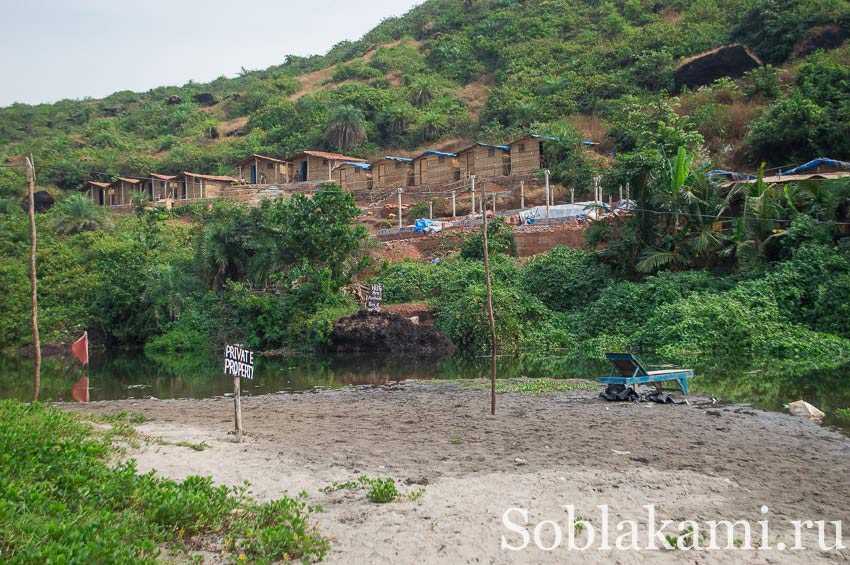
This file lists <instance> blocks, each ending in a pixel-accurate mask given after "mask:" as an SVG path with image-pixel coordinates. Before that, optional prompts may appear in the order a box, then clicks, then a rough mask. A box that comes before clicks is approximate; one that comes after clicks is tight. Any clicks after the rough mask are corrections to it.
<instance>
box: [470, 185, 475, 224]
mask: <svg viewBox="0 0 850 565" xmlns="http://www.w3.org/2000/svg"><path fill="white" fill-rule="evenodd" d="M469 182H470V190H472V217H473V218H474V217H475V175H471V176H470V177H469Z"/></svg>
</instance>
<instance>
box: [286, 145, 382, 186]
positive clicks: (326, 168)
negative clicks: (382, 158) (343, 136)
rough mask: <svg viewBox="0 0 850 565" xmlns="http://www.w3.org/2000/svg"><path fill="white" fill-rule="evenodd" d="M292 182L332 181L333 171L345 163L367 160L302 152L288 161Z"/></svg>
mask: <svg viewBox="0 0 850 565" xmlns="http://www.w3.org/2000/svg"><path fill="white" fill-rule="evenodd" d="M287 161H289V178H290V182H307V181H331V180H333V170H334V167H337V166H339V165H341V164H343V163H365V162H366V159H360V158H359V157H349V156H347V155H340V154H339V153H326V152H324V151H302V152H301V153H298V154H297V155H293V156H292V157H289V158H288V159H287Z"/></svg>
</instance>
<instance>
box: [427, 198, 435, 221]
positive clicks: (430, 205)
mask: <svg viewBox="0 0 850 565" xmlns="http://www.w3.org/2000/svg"><path fill="white" fill-rule="evenodd" d="M428 219H429V220H433V219H434V201H433V200H429V201H428Z"/></svg>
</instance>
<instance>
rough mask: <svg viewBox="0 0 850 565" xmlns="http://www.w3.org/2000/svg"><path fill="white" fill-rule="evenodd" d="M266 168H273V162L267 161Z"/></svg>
mask: <svg viewBox="0 0 850 565" xmlns="http://www.w3.org/2000/svg"><path fill="white" fill-rule="evenodd" d="M266 168H267V169H268V170H270V171H271V170H272V169H274V163H269V164H268V165H266Z"/></svg>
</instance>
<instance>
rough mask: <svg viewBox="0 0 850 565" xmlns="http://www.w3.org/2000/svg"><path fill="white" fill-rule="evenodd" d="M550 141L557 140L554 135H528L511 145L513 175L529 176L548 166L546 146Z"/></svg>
mask: <svg viewBox="0 0 850 565" xmlns="http://www.w3.org/2000/svg"><path fill="white" fill-rule="evenodd" d="M549 141H557V140H556V139H555V138H554V137H545V136H542V135H534V134H532V135H526V136H525V137H521V138H519V139H517V140H516V141H512V142H511V143H510V145H509V148H510V156H511V175H513V176H517V177H528V176H532V175H534V174H536V173H537V171H539V170H540V169H545V168H546V160H545V157H544V155H545V146H546V143H547V142H549Z"/></svg>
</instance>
